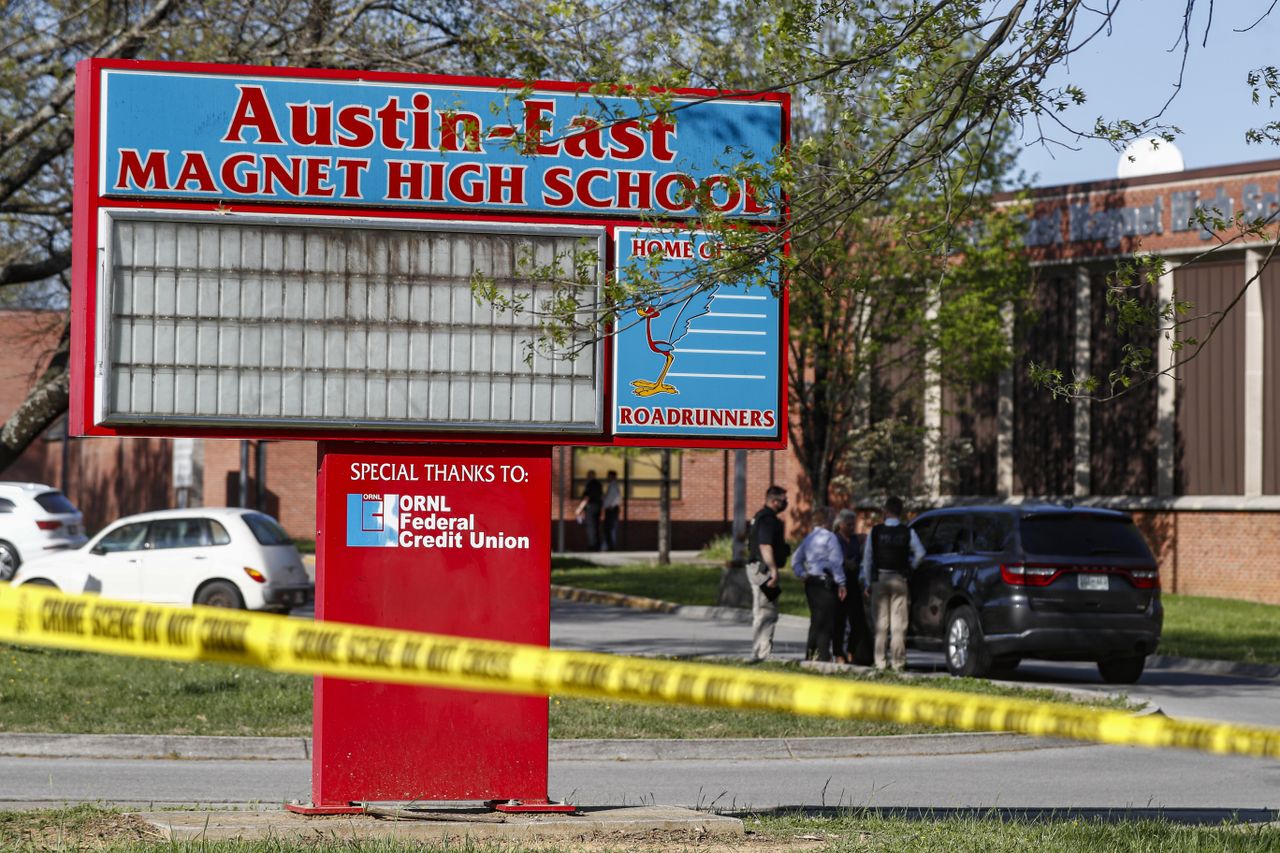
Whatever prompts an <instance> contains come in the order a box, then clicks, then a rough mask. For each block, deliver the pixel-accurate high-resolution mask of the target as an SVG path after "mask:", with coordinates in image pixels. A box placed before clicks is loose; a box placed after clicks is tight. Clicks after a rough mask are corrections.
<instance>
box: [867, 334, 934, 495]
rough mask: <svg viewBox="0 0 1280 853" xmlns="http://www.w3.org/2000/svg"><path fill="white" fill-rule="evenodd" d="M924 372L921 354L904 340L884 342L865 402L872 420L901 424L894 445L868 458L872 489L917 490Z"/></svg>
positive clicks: (921, 457) (921, 454)
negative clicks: (868, 397) (886, 343)
mask: <svg viewBox="0 0 1280 853" xmlns="http://www.w3.org/2000/svg"><path fill="white" fill-rule="evenodd" d="M923 376H924V361H923V357H922V355H921V354H920V353H917V352H916V351H915V350H914V349H912V347H911V346H910V345H909V344H908V343H905V342H892V343H889V344H888V345H887V346H885V348H884V349H883V350H882V351H881V352H880V356H879V358H878V360H877V364H876V366H875V367H874V368H873V369H872V371H871V389H870V391H871V393H870V399H869V401H868V402H869V412H870V416H871V421H872V423H881V422H884V421H895V422H897V424H898V425H899V426H900V431H899V432H897V433H896V438H897V440H896V441H895V442H894V443H893V446H892V447H891V448H889V447H882V448H881V452H876V453H873V454H872V456H871V459H870V460H869V465H868V469H867V471H866V476H867V478H868V482H869V483H870V484H871V488H872V489H873V490H877V489H879V488H886V487H887V488H889V489H892V490H898V491H902V492H904V493H906V492H910V493H918V492H919V490H920V489H921V487H922V484H923V480H922V477H921V475H922V472H921V465H920V463H921V461H922V459H923V457H924V447H923V445H922V439H923V434H922V432H921V430H920V428H921V427H922V426H923V424H924V418H923V403H924V401H923V399H922V397H921V381H922V379H923Z"/></svg>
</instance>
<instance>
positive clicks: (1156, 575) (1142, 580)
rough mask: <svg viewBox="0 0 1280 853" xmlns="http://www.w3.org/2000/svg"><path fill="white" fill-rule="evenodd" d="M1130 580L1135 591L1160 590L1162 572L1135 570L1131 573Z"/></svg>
mask: <svg viewBox="0 0 1280 853" xmlns="http://www.w3.org/2000/svg"><path fill="white" fill-rule="evenodd" d="M1129 580H1131V581H1133V586H1134V588H1135V589H1159V588H1160V572H1159V571H1157V570H1156V569H1133V570H1131V571H1130V572H1129Z"/></svg>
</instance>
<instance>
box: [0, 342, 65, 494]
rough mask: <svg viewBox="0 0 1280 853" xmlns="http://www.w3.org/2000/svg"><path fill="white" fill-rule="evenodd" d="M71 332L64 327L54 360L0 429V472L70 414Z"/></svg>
mask: <svg viewBox="0 0 1280 853" xmlns="http://www.w3.org/2000/svg"><path fill="white" fill-rule="evenodd" d="M70 347H71V328H70V326H69V325H64V326H63V327H62V338H61V339H60V340H59V341H58V349H57V350H56V351H55V352H54V354H53V359H52V360H51V361H50V362H49V366H48V367H47V368H45V371H44V373H43V374H42V375H41V376H40V379H39V380H38V381H37V382H36V384H35V386H34V387H33V388H32V389H31V391H30V392H29V393H28V394H27V398H26V399H25V400H23V401H22V404H21V405H19V406H18V408H17V410H16V411H15V412H14V413H13V414H12V415H11V416H10V417H9V420H8V421H6V422H5V423H4V425H3V426H2V427H0V471H3V470H4V469H6V468H8V467H9V466H10V465H12V464H13V463H14V462H16V461H17V459H18V457H19V456H21V455H22V451H24V450H26V449H27V447H28V446H30V444H31V442H33V441H35V440H36V439H37V438H39V437H40V435H41V434H42V433H43V432H44V431H45V430H46V429H48V428H49V425H50V424H52V423H53V422H54V421H56V420H57V419H58V417H59V416H60V415H62V414H64V413H66V411H67V401H68V400H69V398H70V392H69V390H68V386H67V360H68V357H69V356H70Z"/></svg>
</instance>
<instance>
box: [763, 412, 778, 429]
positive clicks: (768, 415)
mask: <svg viewBox="0 0 1280 853" xmlns="http://www.w3.org/2000/svg"><path fill="white" fill-rule="evenodd" d="M777 423H778V421H777V420H776V419H775V418H774V414H773V410H771V409H766V410H765V413H764V425H765V426H766V427H768V428H769V429H773V427H774V425H776V424H777Z"/></svg>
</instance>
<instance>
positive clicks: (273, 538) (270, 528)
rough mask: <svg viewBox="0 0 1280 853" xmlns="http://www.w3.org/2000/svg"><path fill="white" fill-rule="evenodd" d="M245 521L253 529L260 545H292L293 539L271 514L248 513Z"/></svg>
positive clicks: (254, 536)
mask: <svg viewBox="0 0 1280 853" xmlns="http://www.w3.org/2000/svg"><path fill="white" fill-rule="evenodd" d="M244 523H245V524H247V525H249V529H250V530H252V531H253V538H254V539H257V540H258V544H259V545H292V544H293V540H292V539H290V538H289V534H288V533H285V532H284V528H282V527H281V526H280V525H279V524H276V520H275V519H274V518H272V517H271V516H269V515H246V516H245V517H244Z"/></svg>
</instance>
